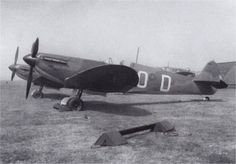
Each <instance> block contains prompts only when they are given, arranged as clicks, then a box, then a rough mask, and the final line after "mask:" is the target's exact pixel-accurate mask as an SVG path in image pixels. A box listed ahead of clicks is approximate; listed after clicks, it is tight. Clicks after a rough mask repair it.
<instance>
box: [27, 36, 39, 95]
mask: <svg viewBox="0 0 236 164" xmlns="http://www.w3.org/2000/svg"><path fill="white" fill-rule="evenodd" d="M38 47H39V39H38V38H37V39H36V41H35V42H34V43H33V45H32V49H31V54H29V55H26V56H25V57H24V58H23V59H24V61H25V62H26V63H27V64H29V65H30V71H29V75H28V79H27V86H26V95H25V97H26V99H27V98H28V95H29V91H30V87H31V83H32V80H33V69H34V67H35V63H36V55H37V53H38Z"/></svg>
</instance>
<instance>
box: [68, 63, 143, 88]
mask: <svg viewBox="0 0 236 164" xmlns="http://www.w3.org/2000/svg"><path fill="white" fill-rule="evenodd" d="M138 80H139V78H138V75H137V72H136V71H135V70H134V69H132V68H130V67H127V66H123V65H110V64H109V65H102V66H98V67H94V68H92V69H89V70H86V71H83V72H81V73H78V74H75V75H73V76H71V77H68V78H66V79H65V87H67V88H78V89H85V90H90V91H96V92H127V91H128V90H129V89H131V88H133V87H135V86H136V85H137V83H138Z"/></svg>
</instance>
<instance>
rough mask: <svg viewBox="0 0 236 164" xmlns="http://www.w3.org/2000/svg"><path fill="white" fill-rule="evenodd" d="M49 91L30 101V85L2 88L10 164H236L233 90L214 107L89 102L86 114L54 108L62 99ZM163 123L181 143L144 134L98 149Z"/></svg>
mask: <svg viewBox="0 0 236 164" xmlns="http://www.w3.org/2000/svg"><path fill="white" fill-rule="evenodd" d="M44 92H46V93H48V94H46V98H44V99H37V100H36V99H33V98H29V99H28V100H27V101H26V100H25V83H22V82H13V83H10V82H9V83H6V82H3V81H2V82H1V99H0V103H1V104H0V105H1V117H0V121H1V122H0V123H1V133H0V138H1V140H0V147H1V154H0V155H1V156H0V159H1V161H2V162H3V163H8V162H20V163H34V162H35V163H46V162H47V163H67V162H68V163H209V162H210V163H217V162H218V163H235V141H236V133H235V132H236V117H235V116H236V113H235V110H236V109H235V105H236V102H235V90H233V89H226V90H220V91H218V92H217V94H216V95H214V96H212V97H211V98H213V99H217V100H216V101H211V102H199V101H188V100H190V99H196V98H200V96H167V95H166V96H161V95H128V96H125V95H109V96H107V97H100V96H91V95H84V96H83V100H84V101H85V103H86V105H85V111H82V112H78V111H73V112H58V111H57V110H55V109H53V108H52V106H53V105H54V104H55V103H56V102H59V101H60V100H59V99H61V98H62V97H63V95H61V94H50V93H59V92H58V91H54V90H47V89H46V90H44ZM62 92H63V93H70V92H68V91H65V90H64V91H62ZM219 99H222V100H219ZM178 100H182V101H183V102H178ZM185 100H186V101H185ZM161 120H168V121H170V122H171V123H173V124H174V125H175V127H176V130H177V132H178V134H179V136H175V137H173V136H166V135H164V134H162V133H143V134H140V135H132V136H129V137H128V140H127V141H128V144H127V145H122V146H117V147H101V148H91V146H92V145H93V144H94V142H95V141H96V140H97V138H98V137H99V136H100V135H101V134H102V133H103V132H106V131H112V130H121V129H124V128H127V127H133V126H139V125H144V124H149V123H154V122H157V121H161Z"/></svg>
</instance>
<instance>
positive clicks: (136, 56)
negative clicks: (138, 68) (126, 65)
mask: <svg viewBox="0 0 236 164" xmlns="http://www.w3.org/2000/svg"><path fill="white" fill-rule="evenodd" d="M139 48H140V47H138V49H137V55H136V64H138V55H139Z"/></svg>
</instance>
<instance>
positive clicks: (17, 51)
mask: <svg viewBox="0 0 236 164" xmlns="http://www.w3.org/2000/svg"><path fill="white" fill-rule="evenodd" d="M18 54H19V47H17V49H16V54H15V61H14V65H16V63H17V60H18Z"/></svg>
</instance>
